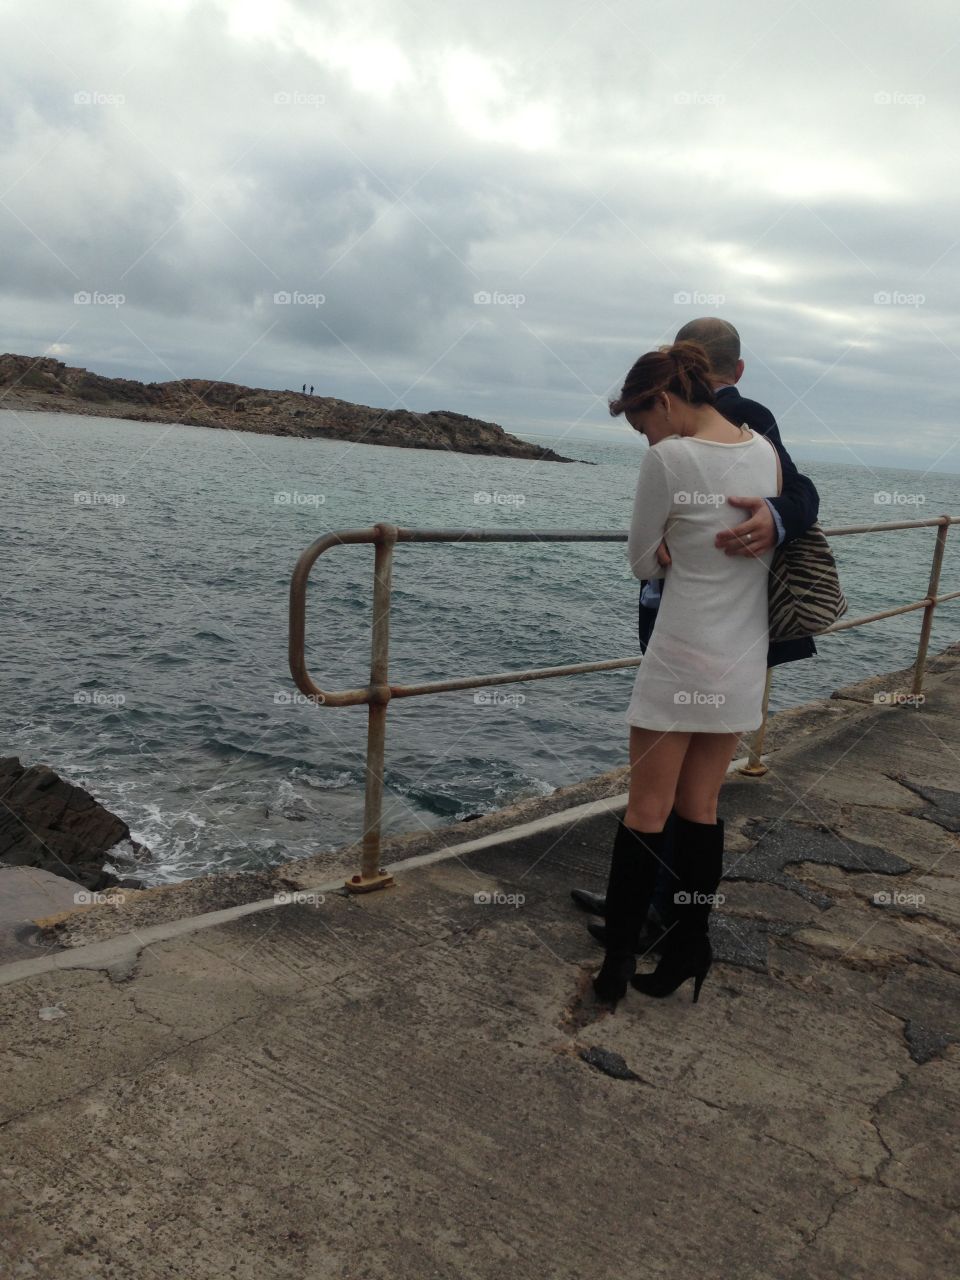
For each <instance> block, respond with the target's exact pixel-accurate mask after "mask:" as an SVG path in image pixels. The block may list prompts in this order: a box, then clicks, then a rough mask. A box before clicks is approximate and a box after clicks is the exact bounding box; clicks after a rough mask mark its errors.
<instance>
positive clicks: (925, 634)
mask: <svg viewBox="0 0 960 1280" xmlns="http://www.w3.org/2000/svg"><path fill="white" fill-rule="evenodd" d="M949 529H950V517H949V516H941V517H940V524H939V525H938V526H937V540H936V542H935V543H934V546H933V560H932V561H931V564H930V582H929V585H928V586H927V600H928V603H927V605H926V607H925V608H924V610H923V624H922V626H921V627H920V642H919V644H918V645H917V660H916V662H915V663H914V666H913V687H912V688H911V690H910V692H911V694H912V695H914V696H916V695H918V694H922V693H923V675H924V671H925V669H926V665H927V648H928V647H929V644H930V632H931V630H932V629H933V611H934V609H936V607H937V592H938V591H939V590H940V570H941V568H942V567H943V553H944V552H945V551H946V549H947V532H948V531H949Z"/></svg>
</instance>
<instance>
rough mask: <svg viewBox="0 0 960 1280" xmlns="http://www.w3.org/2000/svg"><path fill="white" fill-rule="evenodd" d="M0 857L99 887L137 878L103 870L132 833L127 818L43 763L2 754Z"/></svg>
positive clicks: (14, 864)
mask: <svg viewBox="0 0 960 1280" xmlns="http://www.w3.org/2000/svg"><path fill="white" fill-rule="evenodd" d="M0 795H2V796H3V805H2V806H0V863H3V864H5V865H7V866H12V867H39V868H40V869H42V870H44V871H50V872H52V873H53V874H54V875H58V876H63V877H65V878H66V879H68V880H73V881H75V882H76V883H77V884H81V885H83V887H84V888H85V889H92V890H100V889H106V888H109V887H112V886H115V885H118V884H121V883H123V884H124V885H126V886H127V887H138V885H139V881H136V880H133V881H131V879H130V878H129V877H125V878H124V879H123V880H121V878H120V877H118V876H116V875H114V874H113V872H111V871H105V870H104V862H105V861H106V860H107V858H108V855H109V854H110V851H111V849H114V847H115V846H116V845H118V844H120V843H121V842H122V841H129V844H130V846H131V847H132V848H133V849H134V850H135V851H136V852H137V854H138V855H147V854H148V852H149V851H148V850H145V849H144V848H143V846H142V845H138V844H137V843H136V841H134V840H132V839H131V836H130V828H129V827H128V826H127V824H126V823H125V822H124V821H123V820H122V819H121V818H118V817H117V816H116V814H114V813H111V812H110V811H109V810H108V809H105V808H104V807H103V805H102V804H100V802H99V801H98V800H96V799H94V797H93V796H92V795H90V793H89V792H88V791H85V790H84V789H83V787H77V786H74V785H73V783H71V782H65V781H64V779H63V778H61V777H60V776H59V775H58V774H56V773H54V771H53V770H52V769H49V768H47V766H46V765H43V764H35V765H30V766H25V765H22V764H21V763H20V761H19V759H18V758H17V757H16V756H6V757H3V758H0Z"/></svg>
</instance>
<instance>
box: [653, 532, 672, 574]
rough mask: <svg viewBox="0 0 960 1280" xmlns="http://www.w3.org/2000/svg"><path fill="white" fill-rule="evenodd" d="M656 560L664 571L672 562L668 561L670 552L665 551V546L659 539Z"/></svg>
mask: <svg viewBox="0 0 960 1280" xmlns="http://www.w3.org/2000/svg"><path fill="white" fill-rule="evenodd" d="M657 559H658V560H659V561H660V564H661V565H662V566H663V568H664V569H669V568H670V565H671V564H672V563H673V561H672V560H671V559H670V552H669V551H668V550H667V544H666V543H665V542H664V540H663V539H662V538H661V539H660V545H659V547H657Z"/></svg>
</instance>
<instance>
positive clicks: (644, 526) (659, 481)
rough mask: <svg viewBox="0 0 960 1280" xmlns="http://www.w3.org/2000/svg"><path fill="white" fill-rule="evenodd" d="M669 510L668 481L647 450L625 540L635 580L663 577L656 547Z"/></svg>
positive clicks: (661, 463) (653, 454)
mask: <svg viewBox="0 0 960 1280" xmlns="http://www.w3.org/2000/svg"><path fill="white" fill-rule="evenodd" d="M672 509H673V493H672V490H671V487H670V477H669V476H668V474H667V470H666V467H665V466H664V461H663V458H662V457H661V455H660V453H659V451H658V449H657V447H656V446H655V445H654V446H652V447H651V448H650V449H648V450H647V452H646V454H645V455H644V459H643V462H642V463H641V465H640V475H639V476H638V477H637V493H636V497H635V498H634V500H633V519H632V520H631V521H630V536H629V537H628V539H627V559H628V560H629V561H630V568H631V569H632V570H633V574H634V577H636V578H653V577H662V576H663V566H662V565H661V564H660V562H659V561H658V560H657V547H659V545H660V541H661V539H662V538H663V535H664V531H665V529H666V525H667V520H668V519H669V516H670V512H671V510H672Z"/></svg>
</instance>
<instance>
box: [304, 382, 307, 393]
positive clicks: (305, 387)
mask: <svg viewBox="0 0 960 1280" xmlns="http://www.w3.org/2000/svg"><path fill="white" fill-rule="evenodd" d="M303 394H304V395H306V394H307V384H306V383H304V384H303Z"/></svg>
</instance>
